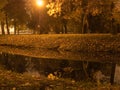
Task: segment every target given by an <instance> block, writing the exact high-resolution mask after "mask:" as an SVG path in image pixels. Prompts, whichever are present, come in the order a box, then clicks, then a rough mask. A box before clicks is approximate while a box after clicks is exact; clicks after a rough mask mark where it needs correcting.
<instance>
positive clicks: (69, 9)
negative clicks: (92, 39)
mask: <svg viewBox="0 0 120 90" xmlns="http://www.w3.org/2000/svg"><path fill="white" fill-rule="evenodd" d="M116 1H118V0H109V1H108V0H50V2H49V5H48V9H49V11H48V14H49V15H50V16H53V17H57V18H61V21H63V25H65V26H66V25H67V23H68V22H70V21H71V22H72V23H73V22H74V23H75V24H79V26H80V27H81V28H80V32H81V33H88V32H110V31H104V30H105V29H104V30H103V31H100V29H99V27H101V26H102V28H108V27H111V26H110V25H111V24H110V22H111V14H112V13H113V10H114V9H113V10H112V11H111V8H112V5H111V4H112V3H114V2H116ZM91 18H92V19H91ZM94 20H95V21H94ZM96 21H97V22H96ZM96 23H99V25H98V26H96ZM94 29H96V30H94ZM97 29H99V30H97ZM109 29H110V28H109Z"/></svg>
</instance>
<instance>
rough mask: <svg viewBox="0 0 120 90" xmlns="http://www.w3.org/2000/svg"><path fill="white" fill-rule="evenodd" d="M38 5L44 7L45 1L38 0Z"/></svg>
mask: <svg viewBox="0 0 120 90" xmlns="http://www.w3.org/2000/svg"><path fill="white" fill-rule="evenodd" d="M36 4H37V6H39V7H40V6H43V4H44V2H43V0H36Z"/></svg>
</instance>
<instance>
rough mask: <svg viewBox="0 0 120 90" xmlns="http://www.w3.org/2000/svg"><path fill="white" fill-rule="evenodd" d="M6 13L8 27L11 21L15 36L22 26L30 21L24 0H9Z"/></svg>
mask: <svg viewBox="0 0 120 90" xmlns="http://www.w3.org/2000/svg"><path fill="white" fill-rule="evenodd" d="M4 11H5V14H6V23H7V27H8V22H9V23H10V22H11V21H12V22H13V24H14V34H16V33H17V32H16V30H17V29H18V28H19V26H20V25H24V24H27V21H28V19H29V16H28V14H27V13H26V10H25V2H24V0H8V3H7V5H6V6H5V7H4Z"/></svg>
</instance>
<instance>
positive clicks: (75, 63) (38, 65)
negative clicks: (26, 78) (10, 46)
mask: <svg viewBox="0 0 120 90" xmlns="http://www.w3.org/2000/svg"><path fill="white" fill-rule="evenodd" d="M85 58H86V57H85ZM87 58H89V57H87ZM0 63H1V64H2V65H4V66H5V68H6V69H8V70H12V71H15V72H18V73H23V74H28V75H32V76H35V77H40V76H41V75H43V76H46V77H47V76H49V75H50V74H52V75H54V76H57V77H59V78H70V79H72V80H75V81H83V80H91V81H95V82H98V83H99V82H103V83H104V82H111V84H112V83H113V82H114V81H115V82H116V83H119V84H120V64H119V63H118V62H115V61H114V62H111V61H107V62H103V61H100V60H98V58H97V61H95V60H93V61H92V60H89V61H87V60H82V61H81V60H68V59H59V60H57V59H52V58H38V57H29V56H23V55H15V54H8V53H3V52H2V53H1V54H0ZM116 63H117V65H116ZM114 72H115V73H114ZM114 76H115V78H114Z"/></svg>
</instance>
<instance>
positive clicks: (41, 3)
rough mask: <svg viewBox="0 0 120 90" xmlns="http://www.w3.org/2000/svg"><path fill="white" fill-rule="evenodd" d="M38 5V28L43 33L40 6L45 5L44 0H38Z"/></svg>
mask: <svg viewBox="0 0 120 90" xmlns="http://www.w3.org/2000/svg"><path fill="white" fill-rule="evenodd" d="M36 5H37V8H38V22H37V29H38V30H39V33H41V31H40V8H41V7H42V6H43V5H44V2H43V0H36Z"/></svg>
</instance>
